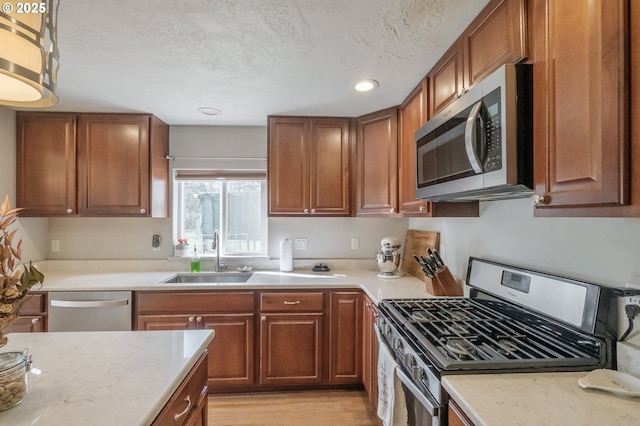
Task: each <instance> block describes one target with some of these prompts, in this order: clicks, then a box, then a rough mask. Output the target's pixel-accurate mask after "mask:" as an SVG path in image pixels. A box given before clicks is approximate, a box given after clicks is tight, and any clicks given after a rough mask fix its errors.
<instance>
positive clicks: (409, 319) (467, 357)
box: [382, 298, 602, 368]
mask: <svg viewBox="0 0 640 426" xmlns="http://www.w3.org/2000/svg"><path fill="white" fill-rule="evenodd" d="M383 306H384V307H386V308H389V309H383V310H382V311H383V312H386V311H389V314H390V315H391V316H392V317H394V321H395V322H396V323H397V324H402V327H403V328H404V329H405V332H406V333H407V334H409V335H410V336H413V337H414V339H413V340H414V342H419V343H417V346H419V349H421V350H422V351H424V352H425V353H427V354H429V355H431V357H432V358H436V359H437V360H438V361H439V364H441V365H442V366H443V367H444V368H446V367H447V366H459V367H461V368H476V367H475V366H483V365H486V364H491V363H494V364H495V363H498V364H500V365H504V366H505V367H507V368H510V367H512V366H517V365H519V364H523V365H526V366H535V365H537V363H538V364H539V363H554V362H559V363H561V364H558V365H565V364H571V363H572V362H574V361H575V362H583V361H584V360H585V359H594V358H595V360H594V362H597V361H598V358H599V356H600V350H601V344H602V342H601V341H600V340H598V339H595V338H593V337H592V336H588V335H584V334H581V333H579V332H575V331H573V330H570V329H568V328H566V327H563V326H561V325H560V324H556V323H553V322H551V321H549V320H546V319H544V318H541V317H538V316H535V315H532V314H530V313H528V312H524V311H522V310H520V309H517V308H514V307H512V306H510V305H507V304H504V303H502V302H499V301H487V300H474V299H466V298H451V299H446V298H444V299H427V300H425V299H407V300H405V299H400V300H397V299H396V300H385V301H383Z"/></svg>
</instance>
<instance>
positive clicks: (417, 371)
mask: <svg viewBox="0 0 640 426" xmlns="http://www.w3.org/2000/svg"><path fill="white" fill-rule="evenodd" d="M411 376H412V377H411V378H412V379H413V380H422V376H423V370H422V367H420V366H418V365H416V366H415V367H413V368H412V369H411Z"/></svg>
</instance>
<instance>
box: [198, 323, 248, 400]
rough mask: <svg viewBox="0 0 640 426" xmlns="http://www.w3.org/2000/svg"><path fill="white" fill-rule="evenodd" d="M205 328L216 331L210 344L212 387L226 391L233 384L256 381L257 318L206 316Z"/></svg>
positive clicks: (210, 381) (203, 325)
mask: <svg viewBox="0 0 640 426" xmlns="http://www.w3.org/2000/svg"><path fill="white" fill-rule="evenodd" d="M200 327H201V328H204V329H207V330H214V331H215V337H214V339H213V341H212V342H211V344H209V347H208V352H209V373H208V374H209V379H208V381H207V385H209V387H210V388H212V389H215V388H220V389H221V390H223V389H224V388H227V387H228V386H231V385H252V384H253V382H254V367H253V366H254V343H253V342H254V328H253V327H254V315H253V314H216V315H203V316H202V323H201V325H200Z"/></svg>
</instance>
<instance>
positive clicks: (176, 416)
mask: <svg viewBox="0 0 640 426" xmlns="http://www.w3.org/2000/svg"><path fill="white" fill-rule="evenodd" d="M185 401H187V408H185V409H184V411H182V412H181V413H178V414H176V415H175V416H173V421H174V422H175V423H177V422H178V420H180V417H182V416H184V415H185V414H187V413H188V412H189V410H190V409H191V396H190V395H187V397H186V398H185Z"/></svg>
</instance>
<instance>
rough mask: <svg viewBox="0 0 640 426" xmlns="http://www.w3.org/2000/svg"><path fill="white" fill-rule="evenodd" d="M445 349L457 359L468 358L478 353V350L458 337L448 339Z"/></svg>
mask: <svg viewBox="0 0 640 426" xmlns="http://www.w3.org/2000/svg"><path fill="white" fill-rule="evenodd" d="M445 348H447V350H448V351H449V353H450V354H451V355H453V356H455V357H456V358H468V357H470V356H471V355H474V354H475V353H476V349H475V347H474V346H473V345H472V344H471V343H469V342H468V341H466V340H465V339H461V338H457V337H452V338H450V339H447V343H446V344H445Z"/></svg>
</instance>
